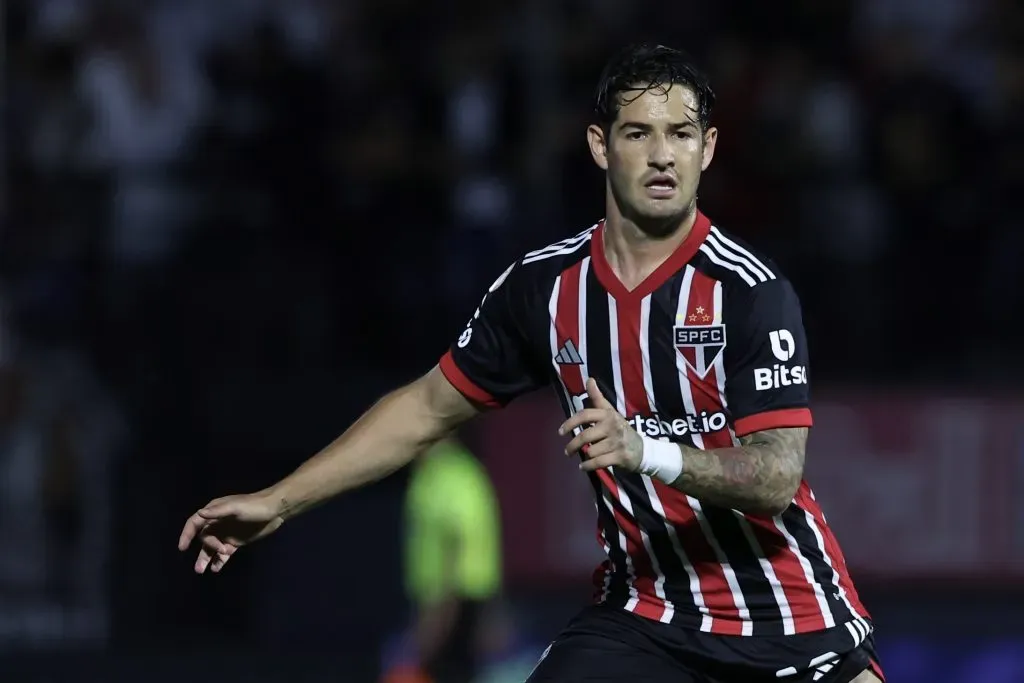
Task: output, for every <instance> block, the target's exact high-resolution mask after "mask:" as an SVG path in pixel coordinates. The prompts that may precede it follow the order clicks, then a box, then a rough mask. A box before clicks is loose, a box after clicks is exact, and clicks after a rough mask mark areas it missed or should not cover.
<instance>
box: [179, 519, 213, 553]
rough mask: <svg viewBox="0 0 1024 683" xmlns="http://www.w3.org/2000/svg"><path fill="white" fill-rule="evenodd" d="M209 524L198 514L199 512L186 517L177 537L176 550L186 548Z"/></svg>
mask: <svg viewBox="0 0 1024 683" xmlns="http://www.w3.org/2000/svg"><path fill="white" fill-rule="evenodd" d="M207 524H209V522H207V521H206V520H205V519H203V518H202V517H200V516H199V513H198V512H197V513H195V514H194V515H192V516H191V517H189V518H188V521H186V522H185V526H184V527H182V529H181V535H180V536H179V537H178V550H188V547H189V546H190V545H192V541H193V540H195V537H196V536H197V535H198V534H199V532H201V531H202V530H203V529H205V528H206V525H207Z"/></svg>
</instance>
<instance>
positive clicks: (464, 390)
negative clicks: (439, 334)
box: [437, 349, 502, 408]
mask: <svg viewBox="0 0 1024 683" xmlns="http://www.w3.org/2000/svg"><path fill="white" fill-rule="evenodd" d="M437 365H438V367H439V368H441V374H443V375H444V376H445V379H447V380H448V381H449V382H450V383H451V385H452V386H453V387H455V388H456V389H457V390H458V392H459V393H460V394H462V395H463V396H465V397H466V398H468V399H470V400H471V401H475V402H477V403H481V404H483V405H485V406H487V407H488V408H500V407H501V406H502V404H501V401H499V400H498V399H496V398H494V396H492V395H491V394H490V393H488V392H486V391H484V390H483V389H481V388H480V387H479V386H477V385H476V383H474V382H473V380H471V379H470V378H469V377H467V376H466V373H464V372H463V371H462V370H461V369H460V368H459V366H458V365H457V364H456V363H455V359H454V358H453V357H452V352H451V350H450V349H449V350H448V351H447V352H446V353H445V354H444V355H443V356H441V360H440V361H439V362H438V364H437Z"/></svg>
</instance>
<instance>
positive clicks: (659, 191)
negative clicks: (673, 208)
mask: <svg viewBox="0 0 1024 683" xmlns="http://www.w3.org/2000/svg"><path fill="white" fill-rule="evenodd" d="M678 185H679V183H678V182H676V179H675V178H673V177H672V176H669V175H658V176H655V177H653V178H651V179H650V180H648V181H647V182H646V183H644V187H646V188H647V193H648V194H649V195H651V196H652V197H659V198H660V197H671V196H672V195H674V194H675V192H676V187H678Z"/></svg>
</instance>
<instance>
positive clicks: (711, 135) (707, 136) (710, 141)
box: [700, 127, 718, 171]
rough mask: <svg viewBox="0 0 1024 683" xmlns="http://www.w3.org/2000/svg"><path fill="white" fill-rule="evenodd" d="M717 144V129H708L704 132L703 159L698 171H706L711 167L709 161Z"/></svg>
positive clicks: (713, 155)
mask: <svg viewBox="0 0 1024 683" xmlns="http://www.w3.org/2000/svg"><path fill="white" fill-rule="evenodd" d="M716 142H718V129H717V128H714V127H712V128H708V129H707V130H706V131H704V151H703V157H702V158H701V160H700V170H701V171H706V170H708V166H710V165H711V160H712V159H713V158H714V157H715V143H716Z"/></svg>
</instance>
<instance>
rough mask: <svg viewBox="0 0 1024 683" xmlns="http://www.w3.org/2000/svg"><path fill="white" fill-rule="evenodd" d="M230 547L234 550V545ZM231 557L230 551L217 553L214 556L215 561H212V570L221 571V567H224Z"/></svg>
mask: <svg viewBox="0 0 1024 683" xmlns="http://www.w3.org/2000/svg"><path fill="white" fill-rule="evenodd" d="M228 548H229V549H231V550H232V551H233V550H234V546H228ZM230 559H231V553H230V552H224V553H217V555H216V556H215V557H214V558H213V562H211V563H210V571H212V572H214V573H217V572H219V571H220V570H221V569H223V568H224V565H225V564H227V563H228V560H230Z"/></svg>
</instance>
